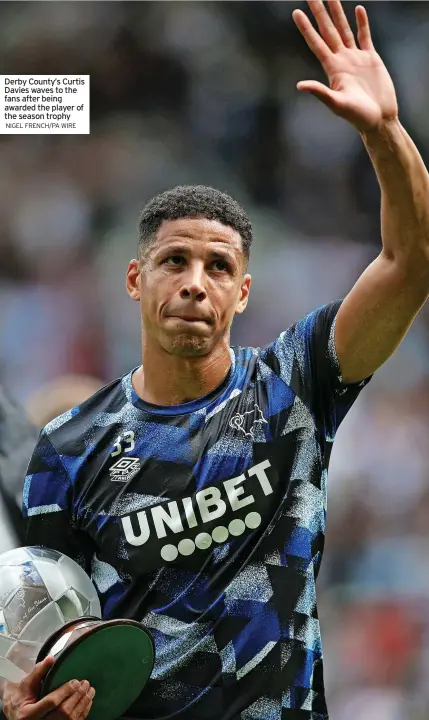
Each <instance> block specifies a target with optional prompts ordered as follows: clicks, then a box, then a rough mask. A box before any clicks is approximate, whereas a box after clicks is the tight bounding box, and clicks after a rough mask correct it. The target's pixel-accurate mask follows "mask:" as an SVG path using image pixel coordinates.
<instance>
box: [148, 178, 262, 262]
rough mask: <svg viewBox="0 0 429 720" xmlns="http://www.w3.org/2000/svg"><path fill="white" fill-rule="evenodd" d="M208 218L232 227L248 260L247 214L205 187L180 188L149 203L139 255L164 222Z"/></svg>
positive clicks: (186, 186)
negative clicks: (240, 240) (241, 243)
mask: <svg viewBox="0 0 429 720" xmlns="http://www.w3.org/2000/svg"><path fill="white" fill-rule="evenodd" d="M182 218H207V219H208V220H218V221H219V222H220V223H222V224H223V225H228V226H229V227H232V229H233V230H235V231H236V232H238V233H239V235H240V236H241V239H242V241H243V254H244V256H245V259H246V262H247V261H248V260H249V256H250V247H251V245H252V239H253V237H252V225H251V223H250V220H249V218H248V217H247V215H246V213H245V211H244V210H243V208H242V207H241V205H239V204H238V202H236V201H235V200H233V198H232V197H230V196H229V195H227V194H226V193H224V192H221V191H220V190H216V189H215V188H212V187H208V186H206V185H178V186H177V187H174V188H171V189H170V190H166V191H165V192H162V193H159V194H158V195H155V197H153V198H152V200H149V202H148V203H147V205H146V206H145V207H144V208H143V210H142V212H141V214H140V218H139V225H138V231H139V253H140V254H141V253H142V251H143V249H144V248H146V247H148V246H150V245H151V244H152V243H153V242H154V240H155V236H156V233H157V231H158V230H159V228H160V226H161V224H162V222H163V221H164V220H179V219H182Z"/></svg>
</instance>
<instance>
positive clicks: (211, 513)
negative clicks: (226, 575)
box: [121, 460, 273, 562]
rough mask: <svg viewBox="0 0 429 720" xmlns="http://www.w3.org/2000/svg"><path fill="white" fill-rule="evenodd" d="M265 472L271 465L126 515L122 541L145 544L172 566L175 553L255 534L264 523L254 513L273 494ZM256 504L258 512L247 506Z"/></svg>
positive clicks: (258, 465) (185, 552)
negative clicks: (247, 534)
mask: <svg viewBox="0 0 429 720" xmlns="http://www.w3.org/2000/svg"><path fill="white" fill-rule="evenodd" d="M269 468H271V463H270V461H269V460H263V461H262V462H260V463H258V464H257V465H254V466H253V467H250V468H249V469H248V470H246V473H245V474H244V473H243V474H242V475H239V476H238V477H234V478H231V479H229V480H224V481H223V482H222V483H220V484H219V485H218V486H216V485H215V486H210V487H206V488H204V489H203V490H200V491H199V492H197V493H195V495H193V496H192V497H184V498H181V499H180V500H171V501H170V502H164V503H160V504H158V505H154V506H152V507H151V508H150V509H148V510H139V511H138V512H135V513H132V514H131V515H125V516H124V517H122V518H121V522H122V528H123V531H124V535H125V539H126V541H127V542H128V543H129V544H130V545H133V546H134V547H138V546H141V545H145V543H147V542H148V541H149V544H151V545H152V548H153V549H154V550H155V546H157V547H158V550H157V552H159V554H160V555H161V557H162V559H163V560H165V561H166V562H171V561H173V560H175V559H176V558H177V556H178V555H179V553H180V554H181V555H192V553H194V552H195V550H196V549H198V550H207V549H209V548H210V546H211V545H212V543H215V544H216V543H218V544H223V543H225V542H226V541H227V540H228V538H230V539H232V538H231V537H230V536H233V537H234V536H235V537H237V536H239V535H242V534H243V533H245V532H246V530H247V531H248V530H255V529H256V528H258V527H259V525H260V524H261V522H262V516H261V514H260V512H257V511H256V510H259V511H260V510H262V507H263V506H264V505H265V501H264V499H265V498H266V497H267V496H269V495H271V494H272V493H273V487H272V484H271V482H270V479H269V477H268V475H267V470H268V469H269ZM254 503H256V509H255V507H251V506H252V505H254ZM243 508H246V510H245V511H244V512H243ZM237 513H238V515H237ZM189 530H191V531H192V532H191V533H190V532H189ZM189 536H191V537H189ZM164 538H167V541H166V540H165V539H164ZM172 540H174V544H173V543H172V542H171V541H172ZM159 541H161V542H159ZM168 541H170V542H168ZM152 543H155V545H153V544H152ZM150 554H151V553H150Z"/></svg>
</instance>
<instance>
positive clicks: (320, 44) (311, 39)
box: [292, 10, 331, 65]
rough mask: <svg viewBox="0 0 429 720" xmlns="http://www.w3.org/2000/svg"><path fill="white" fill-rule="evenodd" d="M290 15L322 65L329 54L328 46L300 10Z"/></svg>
mask: <svg viewBox="0 0 429 720" xmlns="http://www.w3.org/2000/svg"><path fill="white" fill-rule="evenodd" d="M292 17H293V20H294V23H295V25H296V26H297V28H298V30H299V31H300V33H301V35H302V36H303V38H304V40H305V42H306V43H307V45H308V47H309V48H310V50H311V52H312V53H314V55H315V56H316V57H317V59H318V60H319V62H320V63H321V64H322V65H324V63H326V61H327V60H328V59H329V57H330V55H331V51H330V49H329V47H328V46H327V44H326V43H325V41H324V40H323V38H321V37H320V35H319V33H318V32H317V30H315V28H314V27H313V26H312V24H311V22H310V20H309V19H308V17H307V15H306V14H305V13H303V12H302V10H294V12H293V13H292Z"/></svg>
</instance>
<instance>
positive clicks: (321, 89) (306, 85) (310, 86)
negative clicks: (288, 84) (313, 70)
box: [296, 80, 341, 112]
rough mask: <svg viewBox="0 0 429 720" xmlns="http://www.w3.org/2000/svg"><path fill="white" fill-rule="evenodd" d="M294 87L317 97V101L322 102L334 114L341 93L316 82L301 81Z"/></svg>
mask: <svg viewBox="0 0 429 720" xmlns="http://www.w3.org/2000/svg"><path fill="white" fill-rule="evenodd" d="M296 86H297V88H298V90H301V91H302V92H309V93H311V94H312V95H314V96H315V97H317V99H318V100H320V101H321V102H323V103H324V105H326V107H328V108H329V109H330V110H333V111H334V112H335V110H336V108H337V107H338V102H339V100H340V98H339V96H340V95H341V93H337V92H336V91H335V90H331V89H330V88H328V87H327V86H326V85H323V83H320V82H317V80H301V81H300V82H299V83H297V85H296Z"/></svg>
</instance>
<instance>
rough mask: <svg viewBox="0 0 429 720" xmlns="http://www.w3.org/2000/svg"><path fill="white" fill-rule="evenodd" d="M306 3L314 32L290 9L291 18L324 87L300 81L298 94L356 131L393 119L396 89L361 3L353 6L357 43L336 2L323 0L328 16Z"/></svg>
mask: <svg viewBox="0 0 429 720" xmlns="http://www.w3.org/2000/svg"><path fill="white" fill-rule="evenodd" d="M308 5H309V7H310V9H311V11H312V13H313V15H314V18H315V20H316V23H317V26H318V29H319V32H317V30H316V29H315V28H314V27H313V25H312V24H311V22H310V20H309V19H308V17H307V15H306V14H305V13H303V12H302V11H301V10H295V11H294V13H293V19H294V21H295V24H296V26H297V27H298V29H299V31H300V32H301V34H302V35H303V37H304V39H305V41H306V43H307V45H308V47H309V48H310V50H312V52H313V53H314V54H315V56H316V57H317V59H318V60H319V61H320V63H321V65H322V67H323V70H324V71H325V73H326V75H327V78H328V81H329V87H328V86H326V85H323V84H322V83H319V82H317V81H315V80H304V81H301V82H299V83H298V84H297V87H298V90H303V91H306V92H311V93H312V94H313V95H315V96H316V97H318V98H319V100H321V101H322V102H324V103H325V105H327V106H328V107H329V108H330V109H331V110H332V111H333V112H334V113H335V114H336V115H339V116H340V117H343V118H345V119H346V120H348V121H349V122H350V123H352V124H353V125H354V126H355V127H356V128H357V129H358V130H359V131H361V132H363V131H368V130H370V129H373V128H376V127H378V126H379V125H380V123H381V122H383V121H389V120H393V119H395V118H396V117H397V115H398V103H397V100H396V93H395V88H394V86H393V82H392V79H391V77H390V75H389V73H388V71H387V69H386V66H385V65H384V63H383V61H382V59H381V57H380V56H379V55H378V53H377V52H376V51H375V49H374V46H373V44H372V39H371V32H370V28H369V22H368V16H367V14H366V11H365V8H363V7H362V6H361V5H359V6H358V7H357V8H356V23H357V28H358V32H357V40H358V45H357V44H356V41H355V38H354V35H353V32H352V30H351V28H350V25H349V23H348V20H347V18H346V16H345V14H344V10H343V8H342V6H341V2H340V0H328V6H329V10H330V14H329V13H328V12H327V9H326V7H325V5H324V3H323V2H322V0H308Z"/></svg>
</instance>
